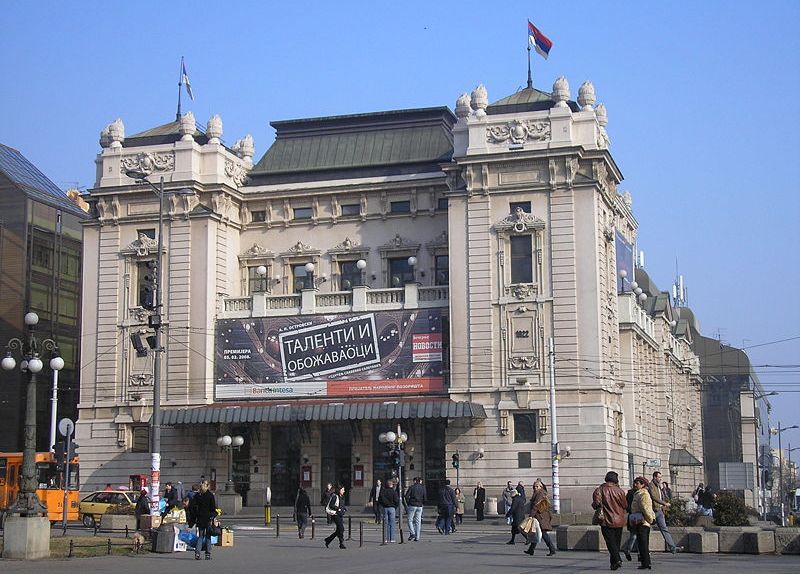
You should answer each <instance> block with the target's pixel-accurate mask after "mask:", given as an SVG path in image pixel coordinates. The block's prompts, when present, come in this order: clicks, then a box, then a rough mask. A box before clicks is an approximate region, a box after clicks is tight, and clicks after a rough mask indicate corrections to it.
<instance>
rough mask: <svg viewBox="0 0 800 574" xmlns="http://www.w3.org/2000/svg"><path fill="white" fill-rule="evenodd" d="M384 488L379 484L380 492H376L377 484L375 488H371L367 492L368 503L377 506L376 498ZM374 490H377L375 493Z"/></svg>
mask: <svg viewBox="0 0 800 574" xmlns="http://www.w3.org/2000/svg"><path fill="white" fill-rule="evenodd" d="M384 488H386V487H385V486H384V485H383V484H381V488H380V490H378V485H377V484H376V485H375V486H373V487H372V489H371V490H370V491H369V502H371V503H373V504H378V497H379V496H380V494H381V492H380V491H381V490H383V489H384ZM376 490H377V492H375V491H376Z"/></svg>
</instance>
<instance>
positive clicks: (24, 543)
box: [3, 515, 50, 560]
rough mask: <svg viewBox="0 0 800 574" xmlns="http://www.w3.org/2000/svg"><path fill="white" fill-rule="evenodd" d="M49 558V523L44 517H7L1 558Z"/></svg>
mask: <svg viewBox="0 0 800 574" xmlns="http://www.w3.org/2000/svg"><path fill="white" fill-rule="evenodd" d="M49 557H50V521H49V520H48V519H47V517H44V516H30V517H28V516H13V515H12V516H9V517H8V518H6V522H5V531H4V538H3V558H8V559H11V560H39V559H42V558H49Z"/></svg>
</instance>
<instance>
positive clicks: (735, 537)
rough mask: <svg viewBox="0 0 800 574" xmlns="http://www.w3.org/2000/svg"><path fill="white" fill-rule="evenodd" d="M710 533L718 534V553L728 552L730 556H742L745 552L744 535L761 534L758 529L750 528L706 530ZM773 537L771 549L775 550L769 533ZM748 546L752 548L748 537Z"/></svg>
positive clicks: (733, 527)
mask: <svg viewBox="0 0 800 574" xmlns="http://www.w3.org/2000/svg"><path fill="white" fill-rule="evenodd" d="M708 530H709V531H711V532H716V533H717V534H719V551H720V552H730V553H732V554H744V553H746V552H747V550H746V546H745V533H747V534H756V533H758V532H761V529H760V528H753V527H752V526H715V527H713V528H709V529H708ZM769 535H770V536H773V543H772V544H773V549H772V551H773V552H774V550H775V547H774V546H775V539H774V534H773V533H772V532H770V533H769ZM748 540H749V541H750V546H752V537H749V538H748Z"/></svg>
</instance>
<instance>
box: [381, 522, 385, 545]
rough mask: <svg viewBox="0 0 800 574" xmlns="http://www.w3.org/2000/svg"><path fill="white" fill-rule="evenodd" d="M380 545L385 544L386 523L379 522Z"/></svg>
mask: <svg viewBox="0 0 800 574" xmlns="http://www.w3.org/2000/svg"><path fill="white" fill-rule="evenodd" d="M381 546H386V524H384V523H381Z"/></svg>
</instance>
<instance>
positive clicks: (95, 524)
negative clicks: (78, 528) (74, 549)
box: [92, 520, 100, 536]
mask: <svg viewBox="0 0 800 574" xmlns="http://www.w3.org/2000/svg"><path fill="white" fill-rule="evenodd" d="M92 527H93V528H94V536H97V531H98V530H100V524H99V523H98V522H97V521H96V520H94V521H93V522H92Z"/></svg>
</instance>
